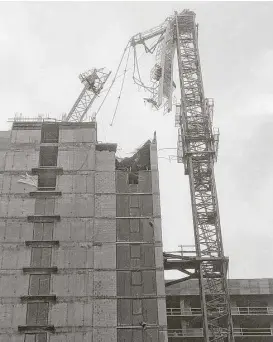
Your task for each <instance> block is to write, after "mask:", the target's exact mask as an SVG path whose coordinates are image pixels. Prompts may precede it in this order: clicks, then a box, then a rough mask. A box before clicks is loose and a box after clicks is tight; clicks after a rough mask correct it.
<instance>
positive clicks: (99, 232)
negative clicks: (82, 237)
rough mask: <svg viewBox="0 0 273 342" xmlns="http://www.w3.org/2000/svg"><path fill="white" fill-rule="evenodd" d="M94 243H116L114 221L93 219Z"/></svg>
mask: <svg viewBox="0 0 273 342" xmlns="http://www.w3.org/2000/svg"><path fill="white" fill-rule="evenodd" d="M94 241H95V242H116V220H115V219H114V218H113V219H103V218H101V219H95V222H94Z"/></svg>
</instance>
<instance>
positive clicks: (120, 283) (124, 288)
mask: <svg viewBox="0 0 273 342" xmlns="http://www.w3.org/2000/svg"><path fill="white" fill-rule="evenodd" d="M131 273H132V272H130V271H117V296H125V297H126V296H131V285H132V280H131Z"/></svg>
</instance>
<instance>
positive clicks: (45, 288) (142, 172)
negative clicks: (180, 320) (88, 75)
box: [0, 121, 167, 342]
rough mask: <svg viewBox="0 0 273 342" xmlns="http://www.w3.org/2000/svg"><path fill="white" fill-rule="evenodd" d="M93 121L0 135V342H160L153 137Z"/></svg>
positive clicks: (22, 125)
mask: <svg viewBox="0 0 273 342" xmlns="http://www.w3.org/2000/svg"><path fill="white" fill-rule="evenodd" d="M96 136H97V128H96V123H94V122H89V123H68V122H39V121H15V122H14V123H13V127H12V130H11V131H10V132H0V190H1V201H0V248H1V251H0V342H92V341H94V342H116V341H118V342H125V341H126V342H127V341H135V342H138V341H139V342H142V341H146V342H150V341H153V342H166V341H167V319H166V300H165V285H164V273H163V258H162V254H163V249H162V236H161V218H160V202H159V185H158V168H157V147H156V139H154V140H153V141H147V142H146V144H144V145H143V146H142V147H141V148H140V149H139V150H138V151H137V152H136V153H135V154H134V155H133V156H132V157H131V158H125V159H123V160H119V159H117V158H116V155H115V152H116V145H115V144H107V143H105V144H102V143H98V142H97V137H96Z"/></svg>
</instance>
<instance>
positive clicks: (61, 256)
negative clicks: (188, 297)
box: [52, 247, 69, 268]
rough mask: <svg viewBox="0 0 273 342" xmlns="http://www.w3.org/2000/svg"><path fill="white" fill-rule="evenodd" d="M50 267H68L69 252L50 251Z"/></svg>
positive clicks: (62, 250)
mask: <svg viewBox="0 0 273 342" xmlns="http://www.w3.org/2000/svg"><path fill="white" fill-rule="evenodd" d="M52 265H54V266H57V267H58V268H68V267H69V250H68V249H67V248H62V247H60V248H58V249H53V251H52Z"/></svg>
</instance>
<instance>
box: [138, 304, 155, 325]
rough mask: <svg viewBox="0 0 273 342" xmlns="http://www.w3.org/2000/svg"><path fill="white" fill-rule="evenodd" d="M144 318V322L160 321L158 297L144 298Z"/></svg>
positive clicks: (153, 322)
mask: <svg viewBox="0 0 273 342" xmlns="http://www.w3.org/2000/svg"><path fill="white" fill-rule="evenodd" d="M142 305H143V319H144V322H146V323H147V324H148V325H149V324H157V323H158V317H157V313H158V309H157V299H143V300H142Z"/></svg>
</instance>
